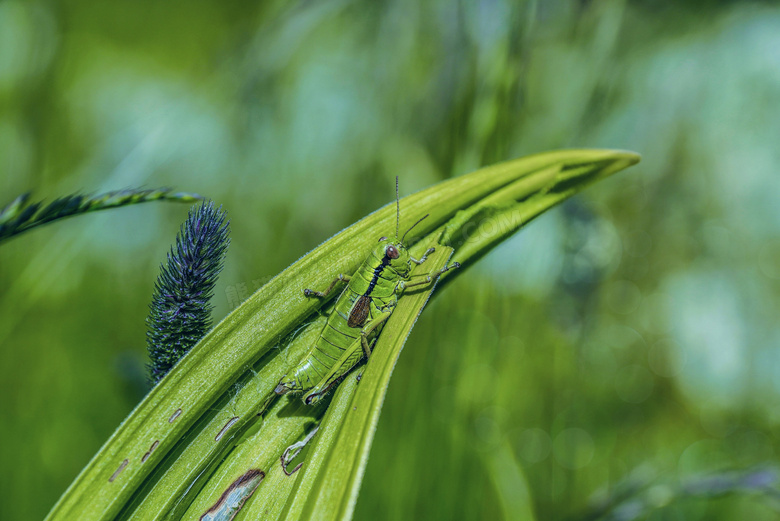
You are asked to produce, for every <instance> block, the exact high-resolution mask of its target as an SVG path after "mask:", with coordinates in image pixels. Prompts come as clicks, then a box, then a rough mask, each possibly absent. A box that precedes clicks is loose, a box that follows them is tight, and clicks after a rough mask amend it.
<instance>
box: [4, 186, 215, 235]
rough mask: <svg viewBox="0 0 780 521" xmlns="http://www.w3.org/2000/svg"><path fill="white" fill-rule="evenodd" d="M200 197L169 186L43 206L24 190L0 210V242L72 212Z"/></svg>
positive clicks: (72, 198) (72, 197) (68, 199)
mask: <svg viewBox="0 0 780 521" xmlns="http://www.w3.org/2000/svg"><path fill="white" fill-rule="evenodd" d="M200 198H201V197H200V196H199V195H195V194H188V193H184V192H174V193H171V189H170V188H154V189H148V190H139V189H127V190H117V191H114V192H107V193H104V194H99V195H84V194H73V195H68V196H65V197H59V198H57V199H55V200H54V201H52V202H50V203H49V204H47V205H45V206H44V204H43V202H35V203H32V202H30V194H29V193H26V194H22V195H20V196H19V197H17V198H16V199H14V200H13V201H11V202H10V203H8V204H7V205H6V206H5V208H3V209H2V210H0V242H2V241H4V240H7V239H10V238H11V237H14V236H16V235H19V234H20V233H23V232H26V231H28V230H31V229H32V228H35V227H37V226H41V225H44V224H47V223H50V222H52V221H56V220H59V219H64V218H65V217H71V216H73V215H79V214H83V213H87V212H96V211H98V210H105V209H108V208H119V207H121V206H129V205H133V204H139V203H145V202H149V201H159V200H163V201H177V202H181V203H191V202H193V201H196V200H198V199H200Z"/></svg>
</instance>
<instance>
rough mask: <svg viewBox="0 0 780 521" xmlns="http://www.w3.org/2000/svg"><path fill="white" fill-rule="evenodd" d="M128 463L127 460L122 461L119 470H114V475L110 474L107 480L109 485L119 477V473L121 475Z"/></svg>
mask: <svg viewBox="0 0 780 521" xmlns="http://www.w3.org/2000/svg"><path fill="white" fill-rule="evenodd" d="M128 463H130V461H128V460H124V461H123V462H122V463H121V464H120V465H119V468H118V469H116V471H114V473H113V474H111V477H110V478H108V482H109V483H111V482H113V481H114V480H115V479H116V478H117V476H119V474H120V473H121V472H122V471H123V470H125V467H126V466H127V464H128Z"/></svg>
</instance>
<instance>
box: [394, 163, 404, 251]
mask: <svg viewBox="0 0 780 521" xmlns="http://www.w3.org/2000/svg"><path fill="white" fill-rule="evenodd" d="M399 226H401V200H400V198H399V197H398V176H395V237H396V238H398V227H399ZM401 242H404V241H401Z"/></svg>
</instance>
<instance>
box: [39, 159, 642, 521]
mask: <svg viewBox="0 0 780 521" xmlns="http://www.w3.org/2000/svg"><path fill="white" fill-rule="evenodd" d="M637 161H638V156H636V155H635V154H632V153H629V152H621V151H609V150H565V151H558V152H550V153H545V154H538V155H534V156H530V157H526V158H523V159H518V160H514V161H509V162H506V163H502V164H499V165H495V166H492V167H488V168H484V169H482V170H479V171H477V172H473V173H471V174H468V175H465V176H461V177H458V178H455V179H451V180H449V181H446V182H443V183H440V184H438V185H436V186H433V187H431V188H428V189H426V190H423V191H421V192H418V193H416V194H413V195H410V196H408V197H405V198H404V199H402V201H401V208H402V214H401V217H402V223H401V228H405V227H408V226H409V225H410V224H411V223H413V222H415V221H416V220H417V219H419V218H420V217H421V216H422V215H424V214H426V213H430V215H431V217H430V218H429V219H426V220H425V221H423V223H422V224H421V225H420V226H418V227H417V228H415V233H416V237H415V238H414V239H420V238H424V240H423V241H422V242H420V243H419V244H417V245H416V246H415V247H416V248H423V247H425V245H426V244H427V243H429V242H431V243H432V242H434V241H439V242H440V243H441V244H444V245H447V246H450V247H452V248H453V249H454V250H455V253H454V256H453V259H456V260H459V261H461V262H463V263H465V265H466V266H467V265H468V263H471V262H473V261H474V260H476V259H477V258H479V257H480V256H481V255H484V254H485V253H486V252H487V251H488V250H489V249H490V248H492V247H493V246H495V245H496V244H498V243H499V242H500V241H501V240H503V239H504V238H506V237H507V236H509V235H510V234H511V233H513V232H514V231H515V230H516V229H517V228H519V227H520V226H521V225H522V224H524V223H526V222H528V221H530V220H531V219H533V218H534V217H535V216H537V215H539V214H540V213H542V212H543V211H545V210H546V209H547V208H549V207H550V206H552V205H554V204H557V203H558V202H560V201H562V200H563V199H565V198H566V197H569V196H571V195H573V194H574V193H576V192H577V191H579V190H581V189H582V188H583V187H584V186H586V185H587V184H589V183H591V182H593V181H596V180H598V179H601V178H603V177H606V176H608V175H610V174H612V173H614V172H616V171H618V170H621V169H623V168H625V167H627V166H630V165H632V164H634V163H636V162H637ZM394 229H395V208H394V205H388V206H386V207H384V208H382V209H380V210H378V211H377V212H375V213H373V214H371V215H369V216H368V217H366V218H364V219H362V220H361V221H359V222H357V223H356V224H354V225H352V226H350V227H349V228H346V229H345V230H343V231H341V232H340V233H338V234H337V235H335V236H334V237H332V238H331V239H329V240H328V241H326V242H325V243H323V244H322V245H320V246H319V247H317V248H316V249H314V250H313V251H311V252H310V253H309V254H307V255H305V256H304V257H302V258H301V259H299V260H298V261H296V262H295V263H294V264H293V265H292V266H290V267H289V268H287V269H286V270H285V271H283V272H282V273H281V274H279V275H278V276H277V277H275V278H274V279H273V280H271V281H270V282H269V283H268V284H266V285H265V286H264V287H262V288H261V289H260V290H258V291H257V292H256V293H255V294H254V295H252V296H251V297H250V298H249V299H248V300H247V301H246V302H245V303H244V304H242V305H241V306H240V307H239V308H238V309H236V310H235V311H234V312H233V313H231V314H230V315H228V316H227V317H226V318H225V319H224V320H223V321H222V322H221V323H220V324H218V325H217V326H216V327H215V328H214V329H213V330H212V331H211V332H210V333H209V334H208V335H207V336H206V337H205V338H204V339H203V340H202V341H201V342H200V343H199V344H198V345H196V346H195V347H194V348H193V349H192V351H191V352H190V353H189V354H188V355H187V356H186V357H185V358H184V359H182V360H181V361H180V362H179V364H178V365H177V366H176V367H175V368H174V369H173V370H172V371H171V372H170V373H169V374H168V375H167V376H166V377H165V378H164V379H163V380H162V381H161V382H160V384H159V385H158V386H157V387H155V388H154V389H153V390H152V392H150V394H149V395H148V396H147V397H146V398H145V399H144V401H143V402H142V403H141V404H139V406H138V407H137V408H136V409H135V411H133V413H132V414H131V415H130V416H129V417H128V418H127V419H126V420H125V422H123V424H122V425H121V426H120V427H119V429H117V431H116V432H115V433H114V435H113V436H112V437H111V438H110V439H109V440H108V442H107V443H106V444H105V445H104V446H103V448H102V449H101V450H100V452H98V454H97V455H96V456H95V458H94V459H93V460H92V461H91V462H90V464H89V465H88V466H87V467H86V468H85V469H84V471H83V472H82V473H81V475H80V476H79V477H78V478H77V479H76V481H75V482H74V483H73V484H72V485H71V487H70V488H69V489H68V490H67V491H66V493H65V494H64V495H63V496H62V498H61V499H60V501H59V502H58V503H57V505H55V507H54V509H53V510H52V511H51V512H50V514H49V517H48V518H49V519H84V520H88V519H115V518H131V517H132V518H139V519H140V518H143V519H154V518H164V517H167V518H171V519H178V518H181V517H182V516H184V515H185V512H187V511H188V509H189V508H200V507H203V506H204V505H205V506H208V505H212V503H209V501H210V500H211V499H213V495H214V494H215V493H216V492H218V491H219V490H222V489H221V488H220V486H224V484H225V483H226V482H228V481H229V476H231V475H232V474H230V472H227V470H228V467H227V466H226V467H222V464H223V462H225V465H228V464H229V463H230V462H232V463H230V464H231V465H235V467H230V469H229V470H230V471H231V472H234V471H235V470H239V469H241V468H242V467H241V465H240V463H241V460H240V458H239V459H233V458H231V455H233V454H239V453H240V452H241V451H242V447H243V446H248V445H247V443H248V441H247V440H250V439H253V440H255V441H258V442H259V441H262V440H257V439H256V438H254V436H255V435H257V434H258V433H260V432H265V433H266V435H264V439H265V441H264V442H263V443H264V444H265V445H264V447H263V449H262V451H263V454H265V456H263V457H262V458H261V459H260V460H259V461H260V462H261V464H262V465H271V468H261V469H258V470H260V471H261V472H262V473H263V476H262V477H260V475H259V474H251V475H247V476H246V479H245V482H237V483H238V484H239V485H242V486H244V488H240V487H239V489H238V491H239V492H241V490H244V491H245V490H248V489H249V488H251V489H252V493H251V497H250V496H246V498H244V499H245V502H242V503H241V505H246V506H245V508H244V509H243V510H244V511H248V510H249V509H252V510H256V509H259V510H256V511H258V512H265V511H266V510H264V509H263V508H266V509H270V508H271V507H270V506H267V505H263V504H262V502H261V501H260V500H261V499H263V498H266V499H268V498H271V499H273V500H274V501H275V503H274V504H275V505H277V507H274V508H276V511H277V512H280V513H284V512H285V511H286V512H288V513H290V514H295V513H296V512H300V513H301V515H303V516H304V517H306V515H310V516H312V518H317V519H337V518H348V517H349V516H350V515H351V511H352V507H353V505H354V502H355V499H356V497H357V491H358V488H359V484H360V478H361V476H362V472H363V468H364V465H365V461H366V458H367V454H368V449H369V447H370V444H371V439H372V436H373V429H374V427H375V425H376V418H377V417H378V414H379V410H380V408H381V403H382V399H383V397H384V392H385V389H386V387H387V379H388V378H389V376H390V372H391V370H392V366H393V365H394V363H395V360H396V359H397V356H398V353H400V348H401V347H402V346H403V341H404V339H405V338H406V333H407V332H408V329H410V328H411V325H412V324H413V322H414V318H411V319H410V317H416V315H417V313H419V309H420V308H421V307H422V304H423V303H424V300H426V299H427V295H425V294H424V293H422V294H420V295H417V296H414V295H407V296H404V297H403V298H402V299H401V302H400V303H399V309H398V310H396V312H395V313H394V314H393V317H392V318H391V320H390V321H388V325H387V327H386V329H385V332H384V333H383V334H382V336H381V337H380V340H379V343H378V344H377V346H376V348H375V351H374V354H373V355H372V357H371V360H369V362H368V364H367V367H366V374H365V378H364V379H363V380H362V381H361V382H360V383H359V384H357V385H356V386H355V389H356V391H354V392H355V393H356V394H355V397H351V396H350V394H349V393H348V392H347V391H348V390H349V388H350V387H349V385H350V384H349V382H350V381H351V380H350V378H348V379H347V381H345V382H344V383H342V385H341V386H340V387H339V389H338V390H337V392H335V393H333V395H334V396H333V400H332V402H331V404H330V407H329V409H328V411H327V412H326V413H325V418H324V419H323V424H322V426H321V429H326V427H328V426H329V425H330V426H331V428H334V429H336V430H337V431H339V432H338V436H335V437H333V438H332V439H333V440H335V441H334V442H333V445H332V446H331V447H330V448H329V449H328V450H327V451H324V450H322V449H321V448H320V452H319V453H318V452H317V450H318V447H321V445H322V444H323V443H325V442H324V441H322V440H325V439H326V436H325V435H324V434H322V433H318V434H317V437H315V439H314V440H313V441H312V444H313V445H312V447H311V450H310V452H309V454H308V455H307V456H306V458H307V459H306V460H304V466H303V469H302V470H301V471H299V472H298V473H295V474H293V476H291V477H289V479H281V478H282V476H283V477H284V478H288V476H286V475H284V474H283V473H282V474H281V475H280V473H279V470H280V469H277V467H280V464H278V465H274V464H271V463H263V462H265V461H268V458H269V457H271V456H273V458H276V457H277V456H281V454H282V453H283V452H284V450H285V449H286V448H287V446H286V444H287V443H289V442H290V440H294V439H299V438H300V437H302V435H303V432H302V425H304V424H306V422H307V421H308V422H311V421H316V419H317V417H318V413H317V412H316V411H314V410H312V411H308V410H305V409H304V412H303V414H304V416H311V418H307V419H306V420H305V421H303V422H299V423H296V422H294V421H284V422H283V421H282V420H283V419H285V417H284V416H282V417H280V416H279V415H278V414H276V413H274V411H277V407H280V406H281V405H280V404H279V399H278V398H276V397H275V395H273V393H272V390H273V387H274V386H275V385H276V383H277V382H278V379H279V378H280V377H281V376H282V375H283V374H284V373H285V372H287V370H289V369H290V367H292V366H293V365H294V364H295V363H296V362H297V361H298V359H299V358H300V355H301V353H302V352H303V351H304V350H305V346H306V345H307V344H306V341H304V340H300V341H295V338H293V337H292V334H293V333H294V332H296V331H298V332H299V335H298V337H300V338H304V337H309V338H310V337H311V335H315V334H316V333H317V326H316V321H314V322H313V323H311V324H309V325H308V326H307V325H306V324H307V323H309V322H311V318H312V316H314V315H313V314H314V313H316V311H317V308H318V307H319V306H320V304H319V303H317V302H313V301H311V300H310V299H305V298H304V297H303V296H302V294H301V289H302V288H304V287H324V286H325V285H327V283H328V282H329V281H330V280H332V278H333V276H334V275H335V274H337V273H351V272H353V271H354V270H355V269H356V268H357V266H358V265H359V264H360V263H361V262H362V261H363V259H364V257H365V255H366V252H367V251H368V250H369V248H370V247H371V246H372V245H373V244H374V243H375V241H376V239H377V238H378V237H379V236H382V235H387V234H388V232H390V231H392V230H394ZM438 255H439V256H438V257H436V258H437V259H439V260H441V259H443V257H444V256H446V252H445V251H444V248H440V251H439V253H438ZM431 260H433V259H431ZM429 262H430V261H429ZM426 264H427V263H426ZM461 271H462V270H457V271H452V272H448V274H447V277H448V278H450V277H452V276H457V275H458V273H459V272H461ZM416 298H419V299H422V300H420V301H417V300H416ZM404 301H406V303H405V304H403V307H402V306H401V303H404ZM326 307H327V305H326ZM407 307H408V308H407ZM404 309H406V311H403V310H404ZM399 310H400V311H402V312H399ZM410 320H411V322H410ZM320 327H321V326H320ZM296 338H297V337H296ZM275 348H276V349H275ZM372 375H375V376H372ZM283 399H285V400H289V398H288V397H283ZM346 399H352V400H354V402H350V403H353V405H352V406H353V407H355V408H356V409H354V410H353V412H354V413H355V414H352V415H351V416H350V410H349V409H348V408H347V409H344V410H346V413H347V416H346V417H344V418H343V419H339V420H333V421H330V423H329V417H334V418H335V417H336V416H337V415H336V414H335V411H337V410H342V409H339V407H343V406H344V403H346V402H342V401H341V400H346ZM268 407H270V409H268ZM295 410H299V408H296V409H295ZM358 413H359V414H358ZM282 423H284V425H282ZM347 425H348V426H349V427H348V429H349V435H350V436H354V438H355V439H356V440H360V441H359V443H357V444H350V443H347V441H348V440H347V435H346V434H342V433H346V432H347V430H343V431H342V429H347V427H346V426H347ZM323 432H325V431H323ZM267 433H276V434H275V435H273V436H271V435H270V434H267ZM342 440H343V441H342ZM242 442H243V443H242ZM250 452H251V451H248V452H247V454H249V453H250ZM317 454H322V456H321V457H323V458H324V460H323V462H322V466H321V467H320V470H319V471H318V472H317V478H316V479H313V478H308V479H305V478H306V475H307V474H305V473H307V472H308V473H309V474H308V475H312V473H313V472H315V471H314V470H312V471H308V470H306V467H307V463H308V464H309V466H310V467H314V465H313V464H312V462H313V461H315V460H314V458H315V457H316V456H317ZM263 458H265V459H263ZM244 463H248V462H244ZM244 468H249V467H246V466H244ZM238 477H241V476H238ZM226 480H227V481H226ZM333 480H335V481H333ZM230 483H231V484H232V483H236V481H235V479H234V481H233V482H230ZM304 483H311V485H307V484H304ZM274 484H280V485H279V486H280V488H279V489H278V490H277V489H276V488H273V486H272V485H274ZM231 490H232V491H236V490H237V489H231ZM231 490H227V489H225V490H224V492H226V493H228V495H229V493H230V492H231ZM279 490H286V491H287V492H286V494H287V495H286V496H285V494H284V493H283V492H282V493H277V492H279ZM317 491H319V492H317ZM323 494H324V495H323ZM201 495H202V496H201ZM239 495H240V494H239ZM285 498H286V499H285ZM282 502H284V505H283V506H280V505H281V503H282ZM241 505H238V507H240V506H241ZM212 506H213V505H212ZM199 511H200V512H204V510H199ZM195 512H198V511H193V510H190V511H189V513H188V514H186V517H187V518H190V517H191V516H192V515H193V514H194V513H195ZM236 512H238V510H234V511H231V513H230V514H229V516H228V517H225V518H224V519H231V517H230V516H232V515H235V514H236ZM238 515H239V516H240V517H243V515H244V512H243V511H242V512H241V513H239V514H238ZM320 515H323V516H325V517H318V516H320ZM142 516H143V517H142ZM204 519H205V518H204Z"/></svg>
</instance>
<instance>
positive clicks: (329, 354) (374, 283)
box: [274, 177, 460, 405]
mask: <svg viewBox="0 0 780 521" xmlns="http://www.w3.org/2000/svg"><path fill="white" fill-rule="evenodd" d="M395 203H396V224H395V239H394V240H388V238H387V237H381V238H380V239H379V244H378V245H377V246H376V247H374V249H373V251H372V252H371V253H370V254H369V255H368V258H366V260H365V261H363V264H362V265H361V266H360V267H359V268H358V269H357V271H356V272H355V273H354V274H353V275H352V276H349V275H344V274H341V275H339V276H338V277H336V278H335V280H334V281H333V282H332V283H331V284H330V286H328V288H327V289H326V290H325V291H313V290H310V289H304V290H303V294H304V295H305V296H306V297H319V298H324V297H326V296H327V295H329V294H330V292H331V291H332V290H333V288H334V287H335V286H336V285H337V284H338V283H340V282H347V283H348V285H347V287H346V288H345V289H344V291H343V292H342V293H341V296H340V297H339V299H338V301H337V302H336V307H335V308H334V309H333V312H332V313H331V314H330V316H329V317H328V321H327V323H326V324H325V327H324V328H323V329H322V332H321V333H320V336H319V338H318V339H317V341H316V342H315V343H314V345H313V346H312V347H311V350H310V351H309V353H308V354H307V355H306V357H305V358H304V359H303V361H301V363H299V364H298V365H297V366H296V367H295V369H294V370H293V372H292V373H290V374H287V375H285V376H284V377H283V378H282V379H281V381H280V382H279V385H278V386H277V387H276V389H274V392H275V393H276V394H286V393H288V392H298V391H302V392H303V393H304V395H303V401H304V403H306V404H307V405H309V404H313V403H316V402H317V401H319V400H320V399H321V398H322V397H323V396H324V395H325V394H326V393H327V392H328V391H329V390H330V389H331V387H333V386H334V385H335V384H336V383H338V381H339V379H340V378H341V377H342V376H344V375H345V374H347V373H348V372H349V371H350V370H351V369H352V368H353V367H355V366H356V365H357V364H358V362H360V360H361V359H362V358H363V355H365V356H366V358H368V357H370V356H371V346H372V345H374V344H375V342H376V339H377V337H378V336H379V334H380V333H381V332H382V328H383V327H384V325H385V322H386V321H387V319H388V318H390V315H392V313H393V309H395V305H396V303H397V302H398V298H399V297H400V296H401V295H402V294H403V292H404V290H406V289H408V288H412V287H415V286H422V285H428V284H431V283H432V282H433V281H434V280H435V279H436V277H438V276H439V275H441V274H442V273H444V272H445V271H447V270H450V269H452V268H459V267H460V264H459V263H457V262H454V263H452V265H450V266H445V267H444V268H442V269H441V270H438V271H435V272H433V273H426V274H422V275H410V272H411V270H412V263H414V264H417V265H419V264H422V263H423V262H425V259H427V258H428V255H429V254H431V253H433V251H434V248H430V249H428V251H426V252H425V254H424V255H423V256H422V257H421V258H420V259H419V260H418V259H415V258H414V257H412V256H411V255H410V254H409V252H408V251H407V249H406V246H404V239H405V238H406V234H408V233H409V232H410V231H412V229H413V228H414V227H415V226H417V225H418V224H420V222H421V221H422V220H423V219H425V218H426V217H428V216H427V215H426V216H424V217H423V218H422V219H420V220H419V221H417V222H416V223H414V224H413V225H412V227H411V228H409V229H408V230H407V231H406V233H404V235H403V237H401V240H398V227H399V223H400V217H401V204H400V201H399V198H398V178H397V177H396V179H395ZM418 276H422V277H425V279H424V280H422V281H419V282H412V283H410V280H411V278H412V277H418Z"/></svg>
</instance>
